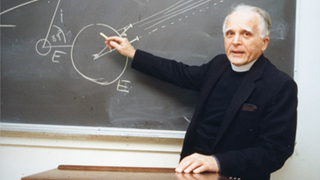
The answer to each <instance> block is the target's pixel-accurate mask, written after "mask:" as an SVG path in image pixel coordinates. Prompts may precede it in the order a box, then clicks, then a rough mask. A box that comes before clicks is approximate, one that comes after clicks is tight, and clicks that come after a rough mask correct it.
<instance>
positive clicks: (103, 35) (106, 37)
mask: <svg viewBox="0 0 320 180" xmlns="http://www.w3.org/2000/svg"><path fill="white" fill-rule="evenodd" d="M100 35H101V36H102V37H104V38H105V39H108V36H106V35H105V34H103V33H102V32H101V33H100Z"/></svg>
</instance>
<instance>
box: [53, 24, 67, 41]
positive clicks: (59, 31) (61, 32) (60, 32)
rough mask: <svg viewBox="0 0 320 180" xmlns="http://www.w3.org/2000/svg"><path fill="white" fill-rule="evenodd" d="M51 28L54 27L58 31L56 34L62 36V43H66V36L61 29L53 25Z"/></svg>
mask: <svg viewBox="0 0 320 180" xmlns="http://www.w3.org/2000/svg"><path fill="white" fill-rule="evenodd" d="M52 27H55V28H57V29H58V34H62V36H63V42H64V43H67V40H66V36H65V35H64V33H63V31H62V29H61V28H60V27H59V26H56V25H53V26H52Z"/></svg>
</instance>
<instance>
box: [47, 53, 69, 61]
mask: <svg viewBox="0 0 320 180" xmlns="http://www.w3.org/2000/svg"><path fill="white" fill-rule="evenodd" d="M57 53H60V54H67V53H66V52H63V51H55V52H54V53H53V56H52V59H51V60H52V62H54V63H59V61H57V60H56V59H55V58H60V57H61V56H60V55H57Z"/></svg>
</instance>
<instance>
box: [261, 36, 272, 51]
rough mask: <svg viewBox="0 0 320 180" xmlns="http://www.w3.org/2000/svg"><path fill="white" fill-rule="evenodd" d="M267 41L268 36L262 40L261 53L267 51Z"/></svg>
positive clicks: (268, 39)
mask: <svg viewBox="0 0 320 180" xmlns="http://www.w3.org/2000/svg"><path fill="white" fill-rule="evenodd" d="M269 41H270V38H269V36H266V37H265V38H263V45H262V52H263V51H265V50H266V49H267V47H268V44H269Z"/></svg>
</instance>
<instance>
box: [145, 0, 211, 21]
mask: <svg viewBox="0 0 320 180" xmlns="http://www.w3.org/2000/svg"><path fill="white" fill-rule="evenodd" d="M209 1H211V0H209ZM209 1H206V2H204V3H207V2H209ZM201 2H203V0H201V1H198V2H195V3H193V4H191V5H189V6H187V7H184V8H182V9H179V10H177V11H175V12H172V13H170V14H166V15H164V16H162V17H159V18H156V19H154V20H152V21H149V22H147V23H144V24H142V25H140V27H141V26H144V25H147V24H149V23H152V22H154V21H158V20H161V19H164V18H166V17H169V18H166V19H165V20H164V21H166V20H168V19H171V18H173V17H175V16H176V15H179V14H181V13H184V12H186V11H189V10H191V9H193V8H196V7H198V6H196V5H197V4H200V5H202V4H204V3H201ZM190 7H192V8H190ZM161 22H163V21H161ZM158 24H159V23H158Z"/></svg>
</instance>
